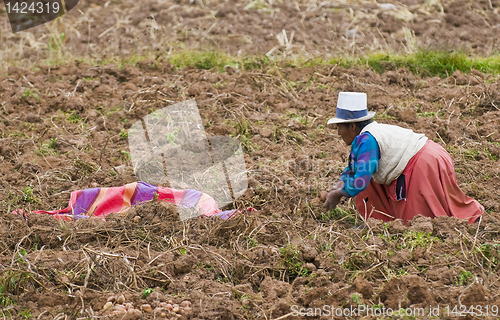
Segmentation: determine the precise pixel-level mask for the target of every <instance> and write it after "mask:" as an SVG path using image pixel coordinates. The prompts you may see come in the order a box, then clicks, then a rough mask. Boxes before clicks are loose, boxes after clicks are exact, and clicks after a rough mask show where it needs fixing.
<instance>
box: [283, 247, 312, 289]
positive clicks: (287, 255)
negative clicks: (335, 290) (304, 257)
mask: <svg viewBox="0 0 500 320" xmlns="http://www.w3.org/2000/svg"><path fill="white" fill-rule="evenodd" d="M279 251H280V255H281V258H280V265H281V266H282V267H285V269H286V272H287V274H288V278H289V280H290V281H291V280H293V279H295V278H297V277H299V276H301V277H307V276H308V275H309V273H310V271H309V270H308V269H306V268H305V267H304V263H303V262H302V261H301V260H300V259H299V256H300V251H299V248H298V247H297V246H293V245H288V246H286V247H282V248H280V250H279Z"/></svg>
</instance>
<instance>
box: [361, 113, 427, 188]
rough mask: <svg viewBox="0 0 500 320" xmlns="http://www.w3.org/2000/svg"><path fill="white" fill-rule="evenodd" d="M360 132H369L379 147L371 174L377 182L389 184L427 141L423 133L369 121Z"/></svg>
mask: <svg viewBox="0 0 500 320" xmlns="http://www.w3.org/2000/svg"><path fill="white" fill-rule="evenodd" d="M361 132H369V133H371V135H372V136H373V137H374V138H375V140H377V143H378V146H379V148H380V160H379V163H378V170H377V171H376V172H375V173H374V174H373V176H372V177H373V180H375V182H377V183H378V184H390V183H391V182H392V181H394V180H396V179H397V178H398V177H399V176H400V175H401V173H402V172H403V170H404V169H405V168H406V165H407V164H408V162H409V161H410V159H411V158H412V157H413V156H414V155H415V154H416V153H417V152H418V151H419V150H420V149H421V148H422V147H423V146H424V145H425V143H426V142H427V137H426V136H425V135H424V134H419V133H415V132H413V131H412V130H410V129H405V128H401V127H398V126H393V125H389V124H381V123H377V122H372V123H370V124H369V125H367V126H366V127H364V128H363V130H361Z"/></svg>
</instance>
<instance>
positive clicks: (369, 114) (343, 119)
mask: <svg viewBox="0 0 500 320" xmlns="http://www.w3.org/2000/svg"><path fill="white" fill-rule="evenodd" d="M366 100H367V99H366V93H364V92H340V93H339V99H338V101H337V111H336V113H335V118H331V119H330V120H328V122H327V124H331V123H349V122H360V121H365V120H368V119H371V118H373V116H375V112H373V111H368V108H367V102H366Z"/></svg>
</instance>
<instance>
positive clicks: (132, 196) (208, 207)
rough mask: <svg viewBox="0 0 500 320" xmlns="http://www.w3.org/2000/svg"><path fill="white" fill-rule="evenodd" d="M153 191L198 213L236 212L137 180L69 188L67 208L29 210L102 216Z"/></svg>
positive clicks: (198, 196)
mask: <svg viewBox="0 0 500 320" xmlns="http://www.w3.org/2000/svg"><path fill="white" fill-rule="evenodd" d="M155 195H157V196H158V198H157V199H158V201H167V202H169V203H174V204H176V205H178V206H181V207H183V208H186V209H190V208H195V209H197V210H198V213H199V216H205V217H212V216H218V217H221V218H223V219H228V218H231V217H232V216H234V215H235V214H236V213H237V212H238V211H237V210H228V211H221V210H220V209H218V208H217V203H216V202H215V200H214V199H213V198H212V197H211V196H209V195H208V194H206V193H203V192H200V191H197V190H192V189H186V190H176V189H172V188H166V187H159V186H155V185H151V184H148V183H145V182H141V181H139V182H133V183H129V184H126V185H124V186H120V187H112V188H92V189H84V190H77V191H73V192H71V197H70V200H69V205H68V207H67V208H65V209H60V210H52V211H44V210H39V211H33V213H47V214H52V215H54V216H56V217H57V218H62V219H65V220H76V219H80V218H89V217H101V218H104V217H105V216H106V215H108V214H110V213H125V212H126V211H127V210H129V209H130V208H132V207H133V206H136V205H141V204H143V203H145V202H148V201H150V200H153V199H154V198H155ZM252 210H254V209H253V208H249V211H252ZM14 213H18V212H14ZM19 213H22V212H19Z"/></svg>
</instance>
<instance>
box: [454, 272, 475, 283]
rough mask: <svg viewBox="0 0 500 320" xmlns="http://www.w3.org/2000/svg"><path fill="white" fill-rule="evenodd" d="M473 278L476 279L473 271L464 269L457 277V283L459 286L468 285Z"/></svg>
mask: <svg viewBox="0 0 500 320" xmlns="http://www.w3.org/2000/svg"><path fill="white" fill-rule="evenodd" d="M472 279H474V275H473V274H472V272H470V271H467V270H462V271H460V274H459V275H458V277H457V278H456V284H457V286H466V285H468V284H469V283H470V282H471V281H472Z"/></svg>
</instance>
